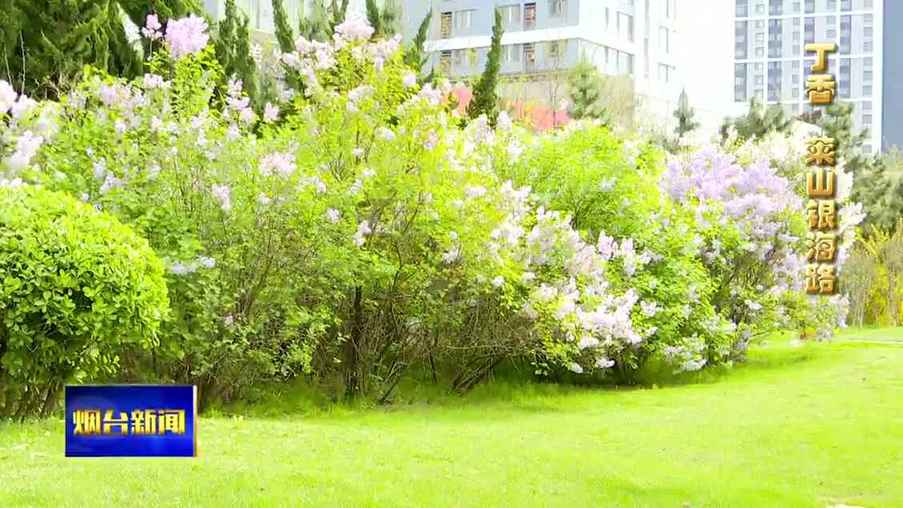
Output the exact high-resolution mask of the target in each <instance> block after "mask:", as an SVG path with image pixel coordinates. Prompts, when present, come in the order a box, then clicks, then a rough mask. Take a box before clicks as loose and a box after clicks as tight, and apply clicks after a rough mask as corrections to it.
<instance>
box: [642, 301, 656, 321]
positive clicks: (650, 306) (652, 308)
mask: <svg viewBox="0 0 903 508" xmlns="http://www.w3.org/2000/svg"><path fill="white" fill-rule="evenodd" d="M640 310H642V312H643V315H644V316H646V317H653V316H655V315H656V314H657V313H658V303H656V302H647V301H642V302H640Z"/></svg>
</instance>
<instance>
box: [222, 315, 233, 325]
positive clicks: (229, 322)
mask: <svg viewBox="0 0 903 508" xmlns="http://www.w3.org/2000/svg"><path fill="white" fill-rule="evenodd" d="M234 323H235V317H234V316H232V314H229V315H228V316H226V317H224V318H223V324H224V325H226V326H232V325H233V324H234Z"/></svg>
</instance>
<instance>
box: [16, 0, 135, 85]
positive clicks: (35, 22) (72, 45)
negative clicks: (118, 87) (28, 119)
mask: <svg viewBox="0 0 903 508" xmlns="http://www.w3.org/2000/svg"><path fill="white" fill-rule="evenodd" d="M124 16H125V13H124V11H123V10H122V8H121V7H120V4H119V2H118V1H116V0H100V1H96V2H69V1H65V0H38V1H35V0H5V1H4V2H3V5H2V7H0V20H2V21H3V27H2V31H3V32H2V34H0V57H2V59H3V60H2V62H0V77H2V78H3V79H5V80H7V81H9V82H10V83H11V84H12V85H13V86H14V87H15V88H16V89H18V90H19V91H20V92H24V93H26V94H27V95H30V96H36V97H48V98H55V97H58V96H59V94H60V93H61V92H62V90H61V89H62V88H64V87H65V86H66V85H67V84H68V83H70V82H71V81H72V80H74V79H77V76H78V75H79V74H80V73H81V71H82V69H83V68H84V66H85V65H91V66H94V67H96V68H98V69H100V70H103V71H106V72H109V73H111V74H114V75H119V76H126V77H133V76H136V75H138V74H139V73H140V72H141V70H142V58H141V55H140V54H139V53H138V52H137V51H136V48H134V47H132V45H131V44H130V43H129V41H128V39H127V37H126V34H125V28H124V26H123V19H124Z"/></svg>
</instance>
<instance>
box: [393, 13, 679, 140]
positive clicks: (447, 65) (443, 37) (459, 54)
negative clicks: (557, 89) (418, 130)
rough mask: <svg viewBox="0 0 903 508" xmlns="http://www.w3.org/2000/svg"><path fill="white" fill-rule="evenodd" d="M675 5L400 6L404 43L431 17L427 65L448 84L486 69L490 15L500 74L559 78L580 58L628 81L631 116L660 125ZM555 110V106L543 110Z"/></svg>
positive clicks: (673, 69)
mask: <svg viewBox="0 0 903 508" xmlns="http://www.w3.org/2000/svg"><path fill="white" fill-rule="evenodd" d="M677 3H678V2H677V0H404V2H402V7H403V11H402V12H403V24H404V30H405V34H404V35H405V39H406V40H410V39H411V38H412V37H413V36H414V34H415V33H416V31H417V28H418V27H419V26H420V23H421V21H422V20H423V19H424V17H425V16H426V14H427V13H428V12H430V11H432V13H433V17H432V23H431V26H430V32H429V39H430V42H429V44H428V49H429V51H430V53H431V60H430V63H429V64H428V65H431V66H433V67H434V68H436V69H437V70H441V71H442V73H443V74H444V75H445V76H447V77H449V78H450V79H452V80H456V79H464V78H468V77H474V76H477V75H479V74H480V73H481V72H482V71H483V68H484V67H485V64H486V59H487V55H488V52H489V46H490V42H491V35H492V25H493V21H494V11H495V10H496V9H498V10H499V11H500V12H501V13H502V17H503V20H504V24H505V34H504V36H503V38H502V46H503V47H502V68H501V73H502V74H503V75H504V76H507V77H519V78H528V79H530V78H535V79H536V80H537V81H540V82H541V81H542V80H544V79H556V78H557V79H561V76H563V75H566V72H567V71H568V70H569V69H571V68H572V67H573V66H574V65H576V64H577V63H578V62H579V61H580V60H581V59H586V60H588V61H590V62H591V63H593V64H594V65H595V66H596V67H597V68H598V69H599V70H600V71H601V72H602V73H604V74H607V75H612V76H625V77H628V78H629V79H630V80H631V81H632V83H633V89H634V93H635V98H636V108H635V109H636V113H635V114H636V116H637V119H638V120H639V121H642V120H643V118H644V117H647V118H648V117H650V116H651V117H654V118H655V119H654V120H651V121H653V122H654V123H656V124H658V125H661V122H662V121H667V120H668V119H669V118H670V116H671V112H672V111H673V110H674V108H675V107H676V104H677V98H678V96H679V95H680V88H679V86H678V82H679V81H678V79H677V72H678V66H677V62H676V57H675V51H674V46H675V39H676V32H677V22H676V19H677V8H678V5H677ZM549 106H550V107H552V108H555V107H558V105H557V104H549Z"/></svg>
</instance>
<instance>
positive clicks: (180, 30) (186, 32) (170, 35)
mask: <svg viewBox="0 0 903 508" xmlns="http://www.w3.org/2000/svg"><path fill="white" fill-rule="evenodd" d="M206 32H207V22H206V21H205V20H204V18H199V17H197V16H195V15H194V14H192V15H190V16H188V17H187V18H182V19H170V20H169V21H168V22H167V23H166V43H167V44H168V45H169V52H170V54H171V55H172V56H173V58H175V59H179V58H182V57H184V56H187V55H191V54H194V53H198V52H200V51H201V50H202V49H204V48H205V47H206V46H207V41H208V40H209V39H210V37H209V36H208V35H207V33H206Z"/></svg>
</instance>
